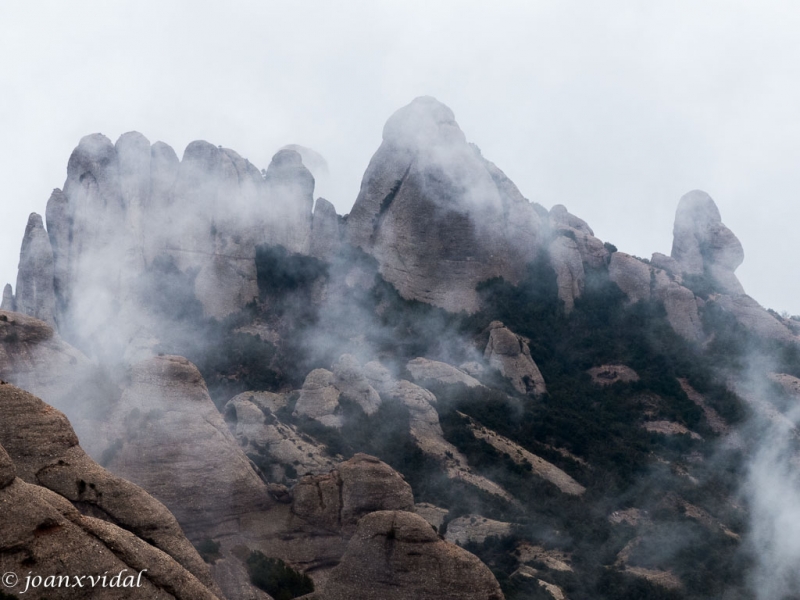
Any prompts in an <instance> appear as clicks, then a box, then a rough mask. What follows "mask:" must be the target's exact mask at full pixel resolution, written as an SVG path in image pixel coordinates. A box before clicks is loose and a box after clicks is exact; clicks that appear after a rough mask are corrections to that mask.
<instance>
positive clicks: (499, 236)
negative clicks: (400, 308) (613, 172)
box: [347, 97, 542, 312]
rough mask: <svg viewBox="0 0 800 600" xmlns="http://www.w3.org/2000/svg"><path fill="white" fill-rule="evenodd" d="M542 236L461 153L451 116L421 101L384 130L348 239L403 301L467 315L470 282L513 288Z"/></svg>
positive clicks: (493, 179) (485, 167)
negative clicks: (498, 281)
mask: <svg viewBox="0 0 800 600" xmlns="http://www.w3.org/2000/svg"><path fill="white" fill-rule="evenodd" d="M541 227H542V224H541V217H540V215H539V213H538V212H537V210H536V209H535V208H534V206H533V205H532V204H530V203H529V202H528V201H527V200H525V199H524V198H523V197H522V195H521V194H520V193H519V191H518V190H517V189H516V187H515V186H514V185H513V183H511V182H510V181H509V180H508V178H507V177H506V176H505V175H504V174H503V173H502V171H500V170H499V169H497V167H495V166H494V165H492V164H491V163H489V162H488V161H486V160H485V159H484V158H483V157H482V156H481V155H480V152H479V151H478V150H477V148H475V147H474V146H471V145H470V144H468V143H467V141H466V138H465V137H464V134H463V132H462V131H461V129H460V128H459V127H458V124H457V123H456V122H455V117H454V115H453V112H452V111H451V110H450V109H449V108H447V107H446V106H445V105H443V104H441V103H440V102H438V101H437V100H435V99H434V98H430V97H421V98H417V99H415V100H414V101H413V102H412V103H411V104H409V105H408V106H405V107H403V108H401V109H400V110H398V111H397V112H396V113H395V114H394V115H392V117H391V118H390V119H389V120H388V121H387V123H386V126H385V127H384V130H383V143H382V144H381V146H380V148H379V149H378V151H377V152H376V153H375V155H374V156H373V157H372V160H371V161H370V164H369V166H368V168H367V171H366V173H365V174H364V178H363V180H362V183H361V191H360V192H359V195H358V198H357V199H356V202H355V205H354V206H353V210H352V211H351V212H350V215H349V216H348V219H347V239H348V241H349V242H350V243H351V244H352V245H353V246H356V247H360V248H362V249H363V250H365V251H366V252H367V253H369V254H371V255H373V256H374V257H375V258H376V259H377V260H378V263H379V264H380V271H381V274H382V275H383V277H384V278H385V279H386V280H387V281H389V282H390V283H392V284H393V285H394V286H395V287H396V288H397V289H398V291H399V292H400V294H401V295H402V296H403V297H404V298H410V299H415V300H421V301H423V302H428V303H430V304H434V305H436V306H441V307H443V308H445V309H447V310H451V311H460V310H466V311H468V312H473V311H475V310H477V308H478V296H477V293H476V292H475V286H476V285H477V284H478V283H479V282H481V281H483V280H486V279H490V278H492V277H504V278H505V279H506V280H508V281H512V282H516V281H518V280H519V279H520V277H521V276H522V275H523V271H524V267H525V265H526V264H527V262H529V261H530V260H531V259H532V258H533V257H534V256H535V254H536V251H537V246H538V243H539V238H540V229H541Z"/></svg>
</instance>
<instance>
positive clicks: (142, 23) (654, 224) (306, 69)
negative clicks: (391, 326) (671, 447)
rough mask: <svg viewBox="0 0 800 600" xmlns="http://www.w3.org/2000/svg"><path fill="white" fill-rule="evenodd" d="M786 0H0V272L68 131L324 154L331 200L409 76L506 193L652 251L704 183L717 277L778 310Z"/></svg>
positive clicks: (789, 141)
mask: <svg viewBox="0 0 800 600" xmlns="http://www.w3.org/2000/svg"><path fill="white" fill-rule="evenodd" d="M798 32H800V4H798V3H796V2H791V1H789V0H787V1H785V2H765V1H763V0H761V1H758V2H756V1H755V0H753V1H751V2H737V1H734V0H724V1H719V2H712V1H705V2H704V1H702V0H689V1H683V0H677V1H676V0H673V1H671V2H645V1H639V2H633V1H630V2H628V1H622V0H619V1H616V0H609V1H606V2H590V1H587V0H580V1H571V0H552V1H547V2H539V1H531V0H527V1H520V2H498V1H494V2H470V1H465V0H453V1H442V0H424V1H418V0H403V1H397V2H379V1H374V0H372V1H362V2H354V1H349V2H346V1H341V0H336V1H335V2H330V1H327V2H322V1H320V2H304V1H293V2H287V1H285V0H283V1H262V2H255V1H249V2H248V1H238V2H237V1H235V0H231V1H229V2H199V1H197V0H192V1H172V2H170V1H168V0H159V1H155V2H153V1H144V0H137V1H135V2H134V1H128V2H113V3H112V2H101V1H95V2H87V1H76V0H72V1H70V2H62V1H57V2H39V1H26V2H21V1H20V2H11V1H6V0H0V92H1V93H0V131H2V133H3V142H4V143H3V144H2V147H0V194H2V195H0V283H2V282H5V281H10V282H12V283H13V282H14V281H15V279H16V265H17V261H18V258H19V247H20V243H21V240H22V234H23V230H24V227H25V223H26V220H27V216H28V214H29V213H30V212H31V211H36V212H40V213H42V214H43V213H44V209H45V205H46V201H47V198H48V196H49V194H50V192H51V190H52V188H54V187H61V185H62V184H63V183H64V179H65V177H66V165H67V159H68V157H69V154H70V152H71V151H72V149H73V148H74V147H75V145H76V144H77V143H78V140H79V139H80V138H81V137H82V136H83V135H86V134H88V133H93V132H102V133H104V134H105V135H107V136H108V137H110V138H111V139H112V141H115V140H116V139H117V137H118V136H119V135H120V134H122V133H124V132H126V131H130V130H137V131H141V132H142V133H143V134H144V135H146V136H147V137H148V138H149V139H150V141H151V142H154V141H156V140H163V141H165V142H167V143H169V144H170V145H172V146H173V147H174V148H175V150H176V152H177V153H178V155H179V156H181V155H182V153H183V149H184V148H185V147H186V145H187V144H188V143H189V142H190V141H192V140H194V139H206V140H208V141H210V142H212V143H214V144H220V145H223V146H226V147H229V148H233V149H234V150H236V151H237V152H239V153H240V154H242V155H243V156H245V157H246V158H249V159H250V160H251V162H253V163H254V164H256V165H258V166H259V167H266V166H267V165H268V164H269V160H270V158H271V156H272V154H274V152H275V151H276V150H277V149H278V148H279V147H280V146H282V145H284V144H287V143H298V144H302V145H306V146H309V147H312V148H314V149H315V150H317V151H318V152H320V153H321V154H322V155H323V156H325V158H326V159H327V160H328V163H329V165H330V171H331V182H330V185H329V186H328V188H327V189H326V190H325V191H324V193H325V195H326V196H327V197H328V199H329V200H331V201H332V202H333V203H334V204H335V205H336V207H337V210H338V211H339V212H340V213H346V212H348V211H349V209H350V207H351V206H352V203H353V201H354V200H355V197H356V194H357V193H358V187H359V184H360V180H361V176H362V174H363V172H364V169H365V168H366V166H367V163H368V161H369V159H370V157H371V155H372V154H373V153H374V151H375V150H376V149H377V147H378V145H379V143H380V139H381V130H382V127H383V124H384V122H385V121H386V119H387V118H388V117H389V116H390V115H391V114H392V112H394V111H395V110H396V109H397V108H399V107H400V106H403V105H404V104H407V103H408V102H409V101H410V100H412V99H413V98H414V97H416V96H419V95H425V94H428V95H433V96H435V97H437V98H438V99H439V100H441V101H442V102H444V103H445V104H447V105H448V106H450V107H451V108H452V109H453V110H454V112H455V114H456V119H457V120H458V122H459V124H460V125H461V128H462V129H463V130H464V131H465V133H466V135H467V138H468V139H469V140H471V141H473V142H475V143H476V144H477V145H478V146H479V147H480V148H481V150H482V151H483V154H484V156H486V157H487V158H488V159H489V160H492V161H493V162H495V163H496V164H497V165H498V166H499V167H500V168H501V169H503V170H504V171H505V172H506V173H507V174H508V175H509V176H510V177H511V179H512V180H514V182H515V183H516V184H517V185H518V187H519V188H520V190H521V191H522V193H523V194H524V195H525V196H526V197H528V198H529V199H531V200H535V201H537V202H539V203H541V204H543V205H544V206H545V207H547V208H550V207H551V206H552V205H554V204H559V203H560V204H565V205H566V206H567V208H569V210H570V211H571V212H573V213H574V214H577V215H578V216H580V217H582V218H584V219H585V220H586V221H588V222H589V224H590V225H591V226H592V227H593V228H594V230H595V233H596V234H597V235H598V236H599V237H600V238H602V239H603V240H606V241H610V242H612V243H614V244H615V245H617V246H618V247H619V249H620V250H623V251H626V252H630V253H632V254H636V255H639V256H644V257H649V256H650V254H651V253H652V252H654V251H660V252H664V253H666V254H669V251H670V247H671V243H672V221H673V217H674V212H675V207H676V205H677V202H678V199H679V198H680V196H681V195H682V194H683V193H685V192H686V191H689V190H691V189H694V188H701V189H704V190H706V191H707V192H709V193H710V194H711V195H712V197H714V199H715V200H716V201H717V204H718V205H719V208H720V210H721V212H722V218H723V221H724V222H725V223H726V224H727V225H728V226H729V227H730V228H731V229H732V230H733V231H734V232H735V233H736V234H737V235H738V237H739V238H740V239H741V241H742V244H743V245H744V249H745V255H746V258H745V262H744V264H743V265H742V266H741V267H740V268H739V271H738V274H739V276H740V279H741V280H742V282H743V284H744V286H745V289H746V290H747V291H748V292H749V293H750V294H751V295H753V296H754V297H755V298H756V299H757V300H759V301H760V302H761V303H762V304H765V305H766V306H768V307H772V308H775V309H777V310H787V311H789V312H791V313H793V314H800V278H798V277H797V272H796V266H797V264H798V261H797V257H798V256H800V235H798V225H799V224H800V203H798V202H797V198H798V195H800V170H799V169H798V166H799V165H800V119H799V118H798V112H800V72H799V71H800V33H798Z"/></svg>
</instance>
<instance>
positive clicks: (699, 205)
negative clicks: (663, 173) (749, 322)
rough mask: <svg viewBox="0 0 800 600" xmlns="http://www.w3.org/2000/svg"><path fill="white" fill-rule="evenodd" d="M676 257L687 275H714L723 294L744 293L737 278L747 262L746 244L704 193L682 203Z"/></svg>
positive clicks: (674, 249) (674, 246)
mask: <svg viewBox="0 0 800 600" xmlns="http://www.w3.org/2000/svg"><path fill="white" fill-rule="evenodd" d="M672 258H674V259H675V260H676V261H677V262H678V264H679V265H680V268H681V270H682V272H683V273H688V274H690V275H706V274H708V275H710V276H711V278H712V279H713V281H714V283H715V285H716V287H717V288H718V289H719V291H721V292H724V293H728V294H743V293H744V289H743V288H742V285H741V283H739V280H738V279H737V278H736V275H734V271H735V270H736V268H737V267H738V266H739V265H741V264H742V261H743V260H744V250H743V249H742V244H741V243H740V242H739V240H738V239H737V238H736V236H735V235H734V234H733V232H732V231H731V230H730V229H728V228H727V227H725V225H723V223H722V217H721V216H720V214H719V209H718V208H717V205H716V204H715V203H714V201H713V200H712V199H711V196H709V195H708V194H706V193H705V192H703V191H700V190H693V191H691V192H689V193H688V194H686V195H684V196H683V197H682V198H681V200H680V202H679V203H678V209H677V211H676V213H675V226H674V228H673V240H672Z"/></svg>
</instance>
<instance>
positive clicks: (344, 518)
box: [292, 454, 414, 533]
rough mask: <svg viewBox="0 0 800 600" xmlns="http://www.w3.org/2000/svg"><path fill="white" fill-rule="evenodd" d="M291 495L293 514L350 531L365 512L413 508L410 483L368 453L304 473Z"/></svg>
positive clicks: (311, 521) (326, 526)
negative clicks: (321, 472)
mask: <svg viewBox="0 0 800 600" xmlns="http://www.w3.org/2000/svg"><path fill="white" fill-rule="evenodd" d="M293 496H294V500H293V502H292V513H293V514H295V515H297V516H298V517H300V518H302V519H304V520H305V521H308V522H309V523H312V524H314V525H318V526H320V527H324V528H327V529H331V530H340V529H344V530H345V532H349V533H352V531H353V528H354V527H355V525H356V523H357V522H358V520H359V519H360V518H361V517H363V516H364V515H366V514H368V513H371V512H374V511H379V510H414V494H413V493H412V492H411V486H410V485H408V484H407V483H406V482H405V480H404V479H403V478H402V477H401V476H400V474H399V473H397V472H396V471H395V470H394V469H392V468H391V467H390V466H389V465H387V464H386V463H383V462H381V461H380V460H378V459H377V458H375V457H373V456H369V455H367V454H356V455H355V456H353V458H351V459H350V460H348V461H345V462H343V463H341V464H339V465H338V466H337V467H336V470H334V471H331V472H330V473H328V474H326V475H318V476H314V475H307V476H305V477H303V478H302V479H300V481H299V482H298V484H297V485H296V486H295V487H294V490H293Z"/></svg>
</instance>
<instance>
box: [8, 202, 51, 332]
mask: <svg viewBox="0 0 800 600" xmlns="http://www.w3.org/2000/svg"><path fill="white" fill-rule="evenodd" d="M15 306H16V309H17V311H18V312H21V313H25V314H26V315H30V316H32V317H36V318H37V319H40V320H42V321H44V322H45V323H47V324H48V325H50V326H52V327H53V328H55V327H56V318H55V315H56V297H55V291H54V289H53V248H52V247H51V246H50V238H49V237H48V236H47V232H46V231H45V230H44V224H43V223H42V217H41V216H40V215H38V214H36V213H32V214H31V216H30V217H28V226H27V227H26V228H25V237H23V238H22V250H21V251H20V255H19V271H18V272H17V295H16V299H15Z"/></svg>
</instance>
